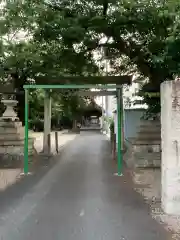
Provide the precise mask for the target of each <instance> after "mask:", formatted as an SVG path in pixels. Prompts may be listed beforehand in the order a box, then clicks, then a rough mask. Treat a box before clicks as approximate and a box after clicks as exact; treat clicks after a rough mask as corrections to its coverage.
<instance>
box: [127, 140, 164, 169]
mask: <svg viewBox="0 0 180 240" xmlns="http://www.w3.org/2000/svg"><path fill="white" fill-rule="evenodd" d="M159 148H160V145H159V144H157V145H156V144H154V145H151V146H150V145H137V144H134V143H131V142H130V143H129V146H128V148H127V150H126V153H125V154H124V161H125V163H126V165H127V166H128V167H130V168H151V167H153V168H160V166H161V152H160V151H159Z"/></svg>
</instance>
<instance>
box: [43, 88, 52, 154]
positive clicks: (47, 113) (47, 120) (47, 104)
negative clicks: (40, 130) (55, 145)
mask: <svg viewBox="0 0 180 240" xmlns="http://www.w3.org/2000/svg"><path fill="white" fill-rule="evenodd" d="M50 134H51V97H50V94H49V92H48V91H46V92H45V98H44V137H43V153H50V152H51V146H49V136H50Z"/></svg>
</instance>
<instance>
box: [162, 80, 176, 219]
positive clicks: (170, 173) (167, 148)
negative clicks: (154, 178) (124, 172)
mask: <svg viewBox="0 0 180 240" xmlns="http://www.w3.org/2000/svg"><path fill="white" fill-rule="evenodd" d="M161 140H162V163H161V175H162V176H161V185H162V193H161V201H162V208H163V210H164V211H165V212H166V213H168V214H176V215H180V82H179V81H167V82H164V83H162V84H161Z"/></svg>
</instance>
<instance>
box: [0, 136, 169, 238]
mask: <svg viewBox="0 0 180 240" xmlns="http://www.w3.org/2000/svg"><path fill="white" fill-rule="evenodd" d="M109 152H110V151H109V145H108V143H107V141H106V140H105V137H104V136H103V135H100V134H98V133H94V134H93V133H89V132H88V135H87V133H82V134H81V135H79V136H78V137H77V138H76V139H75V140H74V141H73V142H71V143H70V145H69V146H68V147H67V149H66V150H65V151H64V153H63V155H62V156H61V160H60V161H59V162H58V163H57V164H56V165H55V166H54V167H53V168H52V169H51V170H50V171H49V172H48V173H47V175H46V176H45V177H44V178H43V179H42V180H41V181H40V182H39V183H38V184H37V185H36V187H35V188H33V189H32V190H31V191H30V192H29V193H28V194H26V195H25V196H24V198H23V199H22V200H21V201H20V202H19V204H17V206H16V207H14V208H13V209H12V210H9V211H8V212H7V213H6V215H3V216H2V215H0V236H1V237H3V238H0V239H5V240H32V239H33V240H51V239H52V240H166V239H168V238H167V236H166V233H165V230H164V229H163V228H162V226H160V225H158V223H157V222H156V221H155V220H152V218H151V217H150V215H149V212H148V207H147V205H145V204H144V202H143V200H142V199H141V197H140V196H139V195H138V194H137V193H135V192H134V191H133V190H132V189H131V186H130V181H129V180H128V179H127V176H125V177H116V176H114V175H113V173H114V170H115V169H114V167H113V166H112V161H111V158H110V153H109Z"/></svg>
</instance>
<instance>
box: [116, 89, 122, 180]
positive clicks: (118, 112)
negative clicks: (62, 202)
mask: <svg viewBox="0 0 180 240" xmlns="http://www.w3.org/2000/svg"><path fill="white" fill-rule="evenodd" d="M121 93H122V91H121V89H117V126H118V129H117V131H118V132H117V137H118V154H117V155H118V156H117V158H118V176H121V175H122V151H121V146H122V125H121V122H122V115H121V113H122V111H121Z"/></svg>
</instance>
